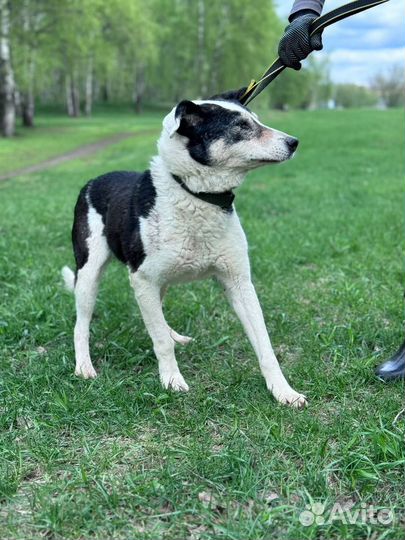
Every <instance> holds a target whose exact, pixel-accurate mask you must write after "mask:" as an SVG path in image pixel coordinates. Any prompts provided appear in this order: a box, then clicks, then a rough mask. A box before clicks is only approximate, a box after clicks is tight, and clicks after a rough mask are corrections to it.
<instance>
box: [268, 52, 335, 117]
mask: <svg viewBox="0 0 405 540" xmlns="http://www.w3.org/2000/svg"><path fill="white" fill-rule="evenodd" d="M269 94H270V105H271V106H272V107H274V108H276V109H281V110H282V109H288V108H299V109H308V108H317V107H319V106H325V105H326V104H327V102H328V100H329V99H330V97H331V94H332V84H331V82H330V79H329V64H328V60H326V61H319V60H316V58H314V57H313V56H311V57H310V58H308V60H307V61H306V62H305V64H304V66H303V68H302V69H301V70H300V71H294V70H292V69H286V70H285V71H284V72H283V74H282V75H280V77H279V78H277V79H276V80H275V81H274V82H273V83H272V84H271V86H270V88H269Z"/></svg>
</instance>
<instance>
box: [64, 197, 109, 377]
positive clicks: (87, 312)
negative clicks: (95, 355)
mask: <svg viewBox="0 0 405 540" xmlns="http://www.w3.org/2000/svg"><path fill="white" fill-rule="evenodd" d="M103 229H104V225H103V222H102V219H101V215H100V214H98V213H97V212H96V211H95V210H94V208H91V207H90V208H89V211H88V232H89V236H88V237H87V238H86V242H85V243H86V245H82V246H78V245H77V243H76V245H75V253H76V252H77V251H78V249H87V254H86V255H87V257H85V260H86V262H85V264H84V265H83V266H81V267H80V268H78V269H77V274H76V283H75V288H74V293H75V300H76V324H75V330H74V345H75V356H76V368H75V375H81V376H82V377H84V378H85V379H89V378H94V377H96V375H97V374H96V371H95V369H94V367H93V364H92V362H91V358H90V351H89V332H90V322H91V318H92V315H93V310H94V305H95V302H96V297H97V291H98V284H99V281H100V278H101V275H102V271H103V269H104V267H105V265H106V262H107V261H108V258H109V255H110V251H109V248H108V245H107V240H106V238H105V236H104V235H103ZM75 240H76V242H80V239H78V238H76V239H75V237H74V238H73V242H74V243H75Z"/></svg>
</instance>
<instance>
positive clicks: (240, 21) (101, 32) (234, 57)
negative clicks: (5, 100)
mask: <svg viewBox="0 0 405 540" xmlns="http://www.w3.org/2000/svg"><path fill="white" fill-rule="evenodd" d="M280 31H281V27H280V23H279V20H278V18H277V16H276V14H275V10H274V7H273V2H272V1H271V0H257V1H256V2H255V3H254V5H250V4H249V3H246V2H244V1H242V0H213V1H210V2H208V0H196V1H195V2H190V1H189V0H151V1H150V2H144V1H142V0H111V1H108V2H106V1H105V0H86V2H82V1H81V0H60V1H57V0H16V1H15V3H13V59H14V63H15V65H16V66H17V82H18V86H19V88H20V91H21V92H25V91H26V89H27V88H28V87H31V86H32V85H33V86H34V87H35V92H36V94H37V95H38V94H39V95H40V96H41V98H42V100H43V101H48V102H55V101H59V102H60V101H61V97H62V96H64V94H65V83H66V84H67V87H69V88H68V91H71V92H73V94H74V95H73V98H74V99H76V97H77V98H78V99H80V97H79V96H80V90H82V92H81V94H82V95H83V88H84V87H85V84H86V80H88V77H89V76H91V84H92V87H93V88H92V91H93V93H94V94H95V95H96V98H98V99H108V100H110V101H131V100H133V99H134V100H136V99H143V98H144V96H147V99H148V101H169V102H173V101H175V100H178V99H181V98H184V97H189V98H192V97H196V96H207V95H209V94H213V93H217V92H220V91H222V90H228V89H230V88H231V87H237V86H242V85H244V84H248V82H249V81H250V79H251V78H252V76H254V75H255V74H258V73H260V71H261V70H262V69H263V67H264V66H265V65H266V64H267V63H268V61H269V59H270V58H271V57H272V56H273V55H274V54H275V45H276V43H277V39H278V37H279V35H280ZM33 70H34V72H33ZM81 97H82V96H81ZM82 100H83V97H82Z"/></svg>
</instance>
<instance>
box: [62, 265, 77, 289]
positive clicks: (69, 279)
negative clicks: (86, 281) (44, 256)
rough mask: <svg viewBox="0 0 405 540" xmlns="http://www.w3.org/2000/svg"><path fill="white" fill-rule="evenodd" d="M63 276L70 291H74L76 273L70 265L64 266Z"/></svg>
mask: <svg viewBox="0 0 405 540" xmlns="http://www.w3.org/2000/svg"><path fill="white" fill-rule="evenodd" d="M62 277H63V281H64V282H65V287H66V289H67V290H68V291H70V292H73V291H74V290H75V273H74V272H73V270H71V269H70V268H69V267H68V266H64V267H63V268H62Z"/></svg>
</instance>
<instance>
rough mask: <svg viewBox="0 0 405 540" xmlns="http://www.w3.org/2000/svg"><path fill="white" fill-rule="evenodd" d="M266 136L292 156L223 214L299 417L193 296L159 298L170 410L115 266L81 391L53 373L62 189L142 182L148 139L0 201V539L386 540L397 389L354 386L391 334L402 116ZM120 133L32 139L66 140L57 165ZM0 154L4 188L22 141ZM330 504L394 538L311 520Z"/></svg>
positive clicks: (351, 118) (284, 121)
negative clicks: (120, 174) (130, 173)
mask: <svg viewBox="0 0 405 540" xmlns="http://www.w3.org/2000/svg"><path fill="white" fill-rule="evenodd" d="M264 116H265V117H266V116H267V117H268V118H264V119H265V120H266V121H269V122H271V123H272V125H274V127H277V128H279V129H283V130H285V131H288V132H289V133H291V134H292V135H296V136H298V137H299V138H300V140H301V145H300V147H299V151H298V154H297V157H296V158H295V159H294V160H293V161H291V162H289V163H286V164H283V165H281V166H274V167H268V168H264V169H262V170H258V171H256V172H254V173H252V174H250V175H249V177H248V179H247V181H246V183H245V184H244V185H243V186H242V188H241V189H240V190H238V192H237V197H236V207H237V210H238V213H239V215H240V217H241V221H242V223H243V225H244V227H245V230H246V233H247V236H248V240H249V245H250V255H251V261H252V270H253V276H254V281H255V284H256V287H257V290H258V294H259V297H260V300H261V303H262V306H263V310H264V313H265V317H266V321H267V325H268V328H269V331H270V335H271V338H272V341H273V344H274V347H275V349H276V351H277V352H278V356H279V359H280V362H281V364H282V366H283V369H284V371H285V373H286V374H287V376H288V378H289V380H290V381H291V383H292V385H293V386H294V387H295V388H296V389H297V390H299V391H302V392H304V393H305V394H306V395H307V396H308V397H309V400H310V402H309V406H308V408H307V409H305V410H302V411H297V410H293V409H290V408H287V407H284V406H281V405H279V404H277V403H276V402H275V401H274V399H273V398H272V397H271V395H270V394H269V393H268V391H267V390H266V387H265V383H264V380H263V378H262V376H261V375H260V372H259V368H258V363H257V361H256V359H255V357H254V353H253V351H252V349H251V347H250V345H249V343H248V342H247V339H246V338H245V336H244V335H243V333H242V330H241V327H240V325H239V323H238V321H237V320H236V319H235V317H234V315H233V313H232V312H231V310H230V309H229V308H228V306H227V304H226V302H225V299H224V297H223V295H222V292H221V291H220V289H219V288H218V287H217V286H216V285H215V283H213V282H211V281H206V282H201V283H194V284H191V285H186V286H183V287H178V288H173V289H171V290H170V291H169V294H168V297H167V300H166V302H165V312H166V316H167V319H168V321H169V322H170V324H171V325H172V326H173V327H174V328H175V329H176V330H178V331H179V332H182V333H186V334H189V335H192V336H193V337H195V341H194V342H193V343H192V344H190V345H189V346H187V347H186V348H180V347H179V348H178V353H177V354H178V361H179V365H180V368H181V370H182V373H183V375H184V376H185V379H186V380H187V382H188V383H189V385H190V392H189V394H181V395H176V394H173V393H171V392H167V391H164V390H163V389H162V388H161V387H160V384H159V380H158V371H157V363H156V361H155V359H154V355H153V352H152V349H151V343H150V340H149V337H148V336H147V334H146V332H145V329H144V326H143V323H142V320H141V317H140V315H139V312H138V309H137V307H136V305H135V301H134V299H133V295H132V293H131V290H130V287H129V284H128V277H127V272H126V270H125V268H124V267H123V266H121V265H119V264H118V263H115V264H112V265H110V267H109V268H108V270H107V272H106V275H105V277H104V280H103V283H102V286H101V291H100V295H99V299H98V304H97V307H96V314H95V318H94V321H93V326H92V340H91V348H92V352H93V361H94V364H95V367H96V369H97V370H98V372H99V377H98V378H97V379H96V380H94V381H84V380H80V379H78V378H76V377H75V376H74V375H73V369H74V357H73V346H72V332H73V324H74V305H73V298H72V297H71V296H70V295H69V293H67V292H65V291H64V290H63V287H62V284H61V278H60V269H61V267H62V266H63V265H64V264H69V265H72V262H73V257H72V250H71V245H70V228H71V222H72V210H73V205H74V203H75V199H76V197H77V193H78V190H79V188H80V187H81V186H82V185H83V184H84V183H85V182H86V181H87V180H88V179H89V178H92V177H94V176H96V175H98V174H99V173H102V172H105V171H107V170H111V169H127V168H129V169H143V168H145V167H147V164H148V160H149V157H150V156H151V155H153V153H154V152H155V141H156V136H154V135H150V134H149V135H146V136H144V137H138V138H135V139H127V140H125V141H123V142H121V143H119V144H117V145H114V146H112V147H110V148H108V149H106V150H104V151H102V152H100V153H98V154H95V155H92V156H91V157H88V158H86V159H82V160H76V161H73V162H70V163H67V164H64V165H63V166H61V167H58V168H55V169H51V170H48V171H46V172H43V173H38V174H32V175H29V176H23V177H19V178H16V179H14V180H11V181H8V182H4V183H3V184H1V185H0V201H1V202H0V216H1V222H0V225H1V228H0V257H1V263H0V271H1V297H2V301H3V302H2V306H1V308H0V309H1V311H0V332H1V337H0V339H1V352H2V354H1V383H0V384H1V416H0V426H1V438H2V439H1V446H0V453H1V458H0V467H1V470H0V538H7V539H13V540H14V539H28V538H30V539H31V538H33V539H36V538H44V537H46V538H50V539H59V538H65V539H69V540H70V539H79V538H80V539H87V538H95V539H100V540H102V539H106V538H115V539H127V538H136V539H141V540H143V539H151V540H152V539H158V538H170V539H172V538H173V539H174V538H176V539H177V538H178V539H185V538H190V539H194V540H196V539H200V538H201V539H208V538H209V539H214V538H215V539H217V538H224V539H240V540H244V539H246V538H249V539H252V540H254V539H270V538H274V539H280V540H292V539H298V538H300V539H315V538H328V539H330V538H335V539H338V538H345V539H353V540H354V539H359V538H362V539H363V538H373V539H377V538H381V539H382V538H384V539H399V538H402V537H403V529H402V528H401V521H402V525H403V520H404V515H403V507H404V498H403V469H404V445H403V429H404V415H401V414H398V413H400V411H401V409H402V408H403V393H404V385H403V383H400V382H398V383H391V384H384V383H382V382H381V381H379V380H377V379H376V378H375V377H374V374H373V368H374V366H375V365H377V364H378V363H379V362H380V361H382V360H383V359H384V358H386V357H387V355H389V354H390V353H392V352H394V350H395V348H396V347H398V346H399V344H400V341H401V339H402V336H403V326H404V310H403V299H402V294H403V289H404V277H405V276H404V255H405V245H404V227H405V219H404V202H405V183H404V153H403V148H404V129H403V127H404V126H403V114H402V112H401V111H398V110H389V111H366V110H362V111H318V112H311V113H307V112H290V113H271V114H268V115H264ZM132 121H133V118H132V117H130V116H129V115H128V116H126V115H124V114H122V113H120V114H117V115H112V114H110V115H104V116H103V115H101V116H100V117H97V116H96V117H95V118H94V119H91V120H85V119H82V120H79V121H78V122H77V123H75V121H74V120H69V121H67V120H61V119H60V118H56V117H55V118H52V117H50V118H49V119H48V120H46V119H43V120H40V122H39V123H41V124H42V123H43V129H42V128H41V130H42V131H39V133H38V137H42V136H44V137H49V135H51V137H52V138H55V145H59V144H62V143H60V142H59V135H58V136H57V135H56V132H53V134H52V131H50V128H51V124H54V125H55V126H56V125H60V124H64V125H66V130H65V131H64V132H63V133H62V134H61V136H62V137H64V138H67V139H68V141H67V142H68V143H69V145H70V144H72V145H73V144H74V145H76V143H77V142H78V141H81V142H83V140H84V139H82V133H83V132H84V131H86V130H91V129H93V128H90V127H89V126H95V125H97V126H100V125H103V130H106V131H110V132H113V131H126V130H128V129H129V128H128V126H129V124H130V123H131V122H132ZM139 122H140V123H142V125H145V126H146V125H147V126H148V127H154V126H156V128H157V127H158V122H159V120H158V116H157V115H152V116H145V117H143V118H141V120H139ZM73 125H74V126H75V128H74V129H72V127H71V126H73ZM41 133H42V134H41ZM56 139H58V141H56ZM67 142H66V141H65V142H64V143H63V144H67ZM3 144H6V145H7V148H8V155H7V156H6V157H5V156H4V155H3V157H2V158H1V159H2V163H3V165H4V168H5V170H10V169H12V168H13V167H14V166H15V161H16V159H15V158H14V157H13V156H19V155H22V154H23V153H24V151H28V150H29V149H30V148H31V149H34V148H35V147H36V145H38V139H37V135H36V134H35V132H33V134H32V135H30V136H29V137H28V138H27V137H26V138H23V137H20V138H17V139H16V140H13V141H7V142H6V143H4V142H1V143H0V147H1V146H2V145H3ZM18 159H19V158H18ZM315 501H316V502H321V503H324V504H325V505H326V511H325V513H324V517H325V518H326V523H324V524H317V523H313V524H312V525H310V526H305V525H303V524H301V522H300V520H299V516H300V513H301V512H302V511H303V510H305V509H306V506H307V505H310V504H312V502H315ZM335 503H339V504H341V505H342V507H344V508H347V509H349V508H351V512H352V513H353V512H354V511H358V510H362V509H363V510H364V508H366V509H368V507H369V506H371V505H372V506H373V507H374V509H375V510H376V511H377V510H380V509H383V508H388V509H391V510H392V511H393V513H394V521H393V522H392V523H390V524H389V525H382V524H380V523H378V522H376V523H373V522H372V521H373V520H372V518H367V519H363V520H361V519H360V518H359V519H357V522H356V523H355V524H350V523H348V522H347V519H346V523H345V522H344V521H345V520H342V519H336V520H330V519H328V516H329V512H330V510H331V509H332V507H333V505H334V504H335ZM347 515H348V514H346V516H347ZM318 521H320V520H318ZM374 521H375V520H374Z"/></svg>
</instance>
